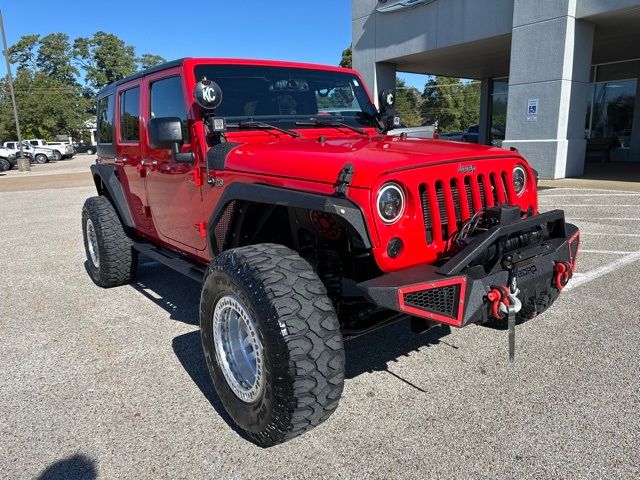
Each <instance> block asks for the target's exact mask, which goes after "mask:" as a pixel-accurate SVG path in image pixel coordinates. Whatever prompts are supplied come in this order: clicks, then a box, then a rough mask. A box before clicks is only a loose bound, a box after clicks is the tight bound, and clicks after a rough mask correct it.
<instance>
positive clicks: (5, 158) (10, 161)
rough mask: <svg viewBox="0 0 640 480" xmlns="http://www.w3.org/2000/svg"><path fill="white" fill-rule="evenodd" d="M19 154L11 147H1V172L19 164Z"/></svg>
mask: <svg viewBox="0 0 640 480" xmlns="http://www.w3.org/2000/svg"><path fill="white" fill-rule="evenodd" d="M17 158H18V157H17V155H16V154H15V152H14V151H13V150H11V149H9V148H4V147H0V172H6V171H7V170H11V169H12V168H13V167H15V166H16V165H17V164H18V160H17Z"/></svg>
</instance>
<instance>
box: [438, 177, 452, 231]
mask: <svg viewBox="0 0 640 480" xmlns="http://www.w3.org/2000/svg"><path fill="white" fill-rule="evenodd" d="M436 198H437V199H438V211H439V212H440V227H441V228H442V238H445V239H446V238H448V236H447V225H448V222H449V220H448V216H447V205H446V203H445V202H446V199H445V195H444V187H443V185H442V182H441V181H440V180H438V181H437V182H436Z"/></svg>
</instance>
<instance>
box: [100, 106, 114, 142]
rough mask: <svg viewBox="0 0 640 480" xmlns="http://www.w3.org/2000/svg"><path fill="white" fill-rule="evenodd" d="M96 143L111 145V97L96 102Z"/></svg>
mask: <svg viewBox="0 0 640 480" xmlns="http://www.w3.org/2000/svg"><path fill="white" fill-rule="evenodd" d="M97 116H98V139H97V140H98V143H113V95H109V96H107V97H103V98H101V99H100V100H98V115H97Z"/></svg>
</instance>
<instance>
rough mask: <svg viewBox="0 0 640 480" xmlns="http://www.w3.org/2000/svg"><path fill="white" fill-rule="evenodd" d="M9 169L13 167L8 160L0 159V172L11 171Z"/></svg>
mask: <svg viewBox="0 0 640 480" xmlns="http://www.w3.org/2000/svg"><path fill="white" fill-rule="evenodd" d="M11 167H13V165H11V162H10V161H9V160H7V159H6V158H0V172H6V171H8V170H11Z"/></svg>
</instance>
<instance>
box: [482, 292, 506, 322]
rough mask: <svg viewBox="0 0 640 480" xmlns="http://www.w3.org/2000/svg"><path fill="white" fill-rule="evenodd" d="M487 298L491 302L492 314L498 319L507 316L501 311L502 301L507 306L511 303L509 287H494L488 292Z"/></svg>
mask: <svg viewBox="0 0 640 480" xmlns="http://www.w3.org/2000/svg"><path fill="white" fill-rule="evenodd" d="M487 300H489V302H491V315H493V317H494V318H497V319H502V318H504V317H505V316H504V315H503V314H502V313H501V312H500V303H501V302H502V303H503V304H504V306H505V307H508V306H509V305H510V304H511V302H510V301H509V289H508V288H507V287H494V288H492V289H491V290H490V291H489V293H487Z"/></svg>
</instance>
